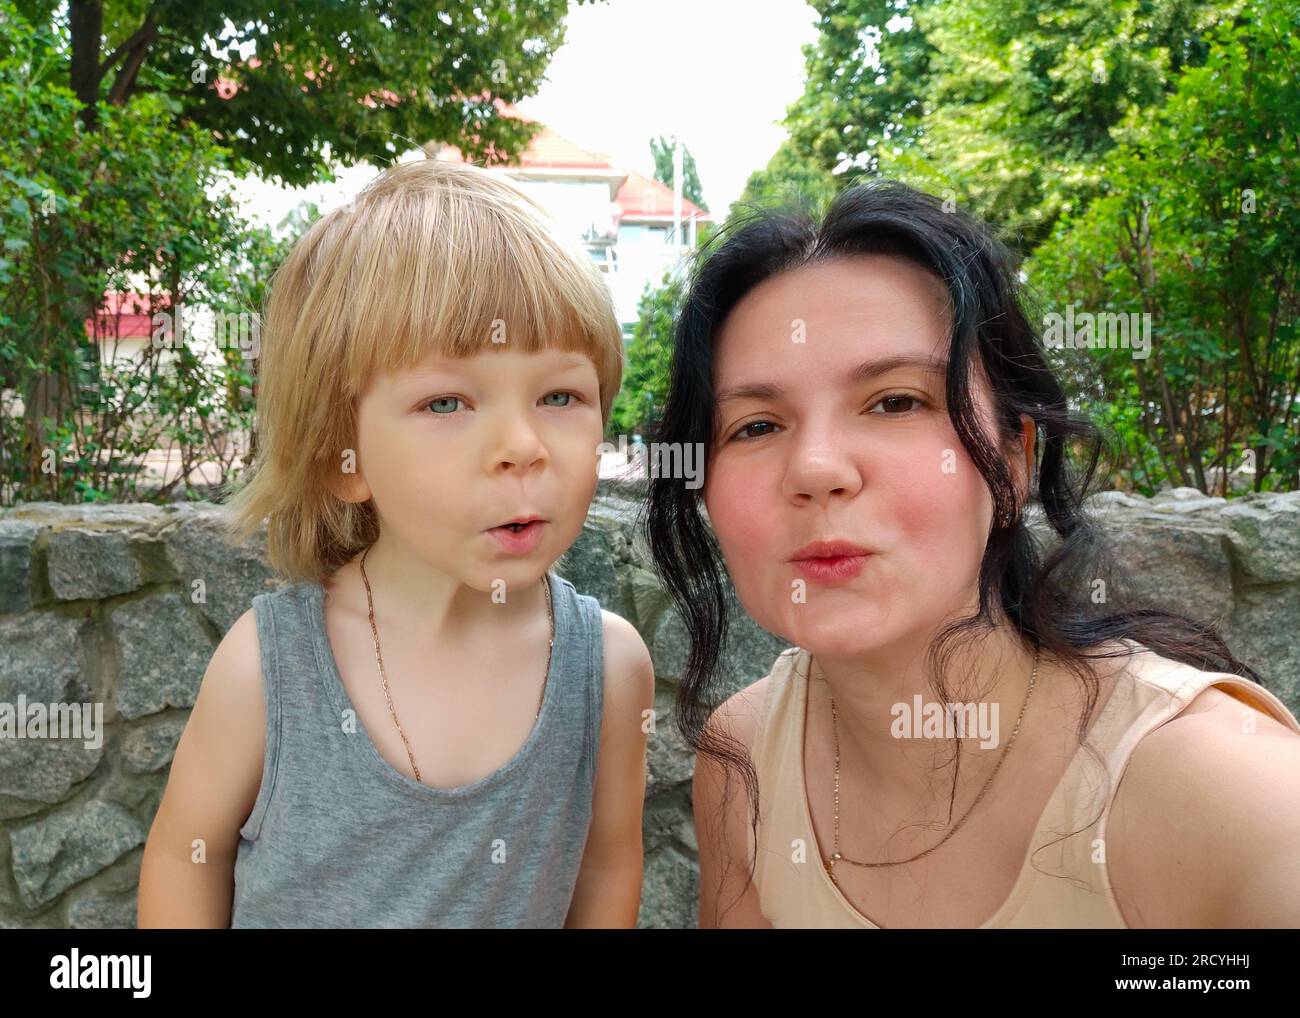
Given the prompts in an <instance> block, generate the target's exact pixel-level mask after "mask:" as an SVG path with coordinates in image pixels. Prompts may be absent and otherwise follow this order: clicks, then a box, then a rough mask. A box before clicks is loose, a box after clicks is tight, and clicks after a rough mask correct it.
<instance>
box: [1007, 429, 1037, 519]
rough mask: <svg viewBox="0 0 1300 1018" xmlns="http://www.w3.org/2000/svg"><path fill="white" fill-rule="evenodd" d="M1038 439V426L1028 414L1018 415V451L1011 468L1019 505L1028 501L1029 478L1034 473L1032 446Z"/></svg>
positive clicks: (1033, 451) (1033, 450)
mask: <svg viewBox="0 0 1300 1018" xmlns="http://www.w3.org/2000/svg"><path fill="white" fill-rule="evenodd" d="M1037 439H1038V425H1037V424H1036V423H1035V422H1034V419H1033V418H1032V417H1030V416H1029V415H1028V414H1021V415H1020V450H1019V453H1020V454H1019V455H1017V456H1015V457H1014V458H1013V459H1012V463H1011V467H1012V470H1013V471H1014V473H1015V478H1016V488H1017V489H1018V490H1019V491H1020V504H1021V506H1024V504H1025V503H1026V502H1027V501H1028V500H1029V478H1030V477H1032V476H1033V473H1034V454H1035V449H1034V445H1035V442H1036V441H1037Z"/></svg>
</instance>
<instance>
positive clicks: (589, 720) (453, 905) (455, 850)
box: [230, 573, 604, 929]
mask: <svg viewBox="0 0 1300 1018" xmlns="http://www.w3.org/2000/svg"><path fill="white" fill-rule="evenodd" d="M547 576H548V580H549V582H550V587H551V600H552V605H553V611H554V615H555V644H554V647H553V649H552V653H551V668H550V672H549V674H548V675H547V680H546V689H545V691H544V693H543V695H542V711H541V715H540V717H539V718H538V719H537V721H536V722H535V723H534V725H533V730H532V733H531V734H530V735H529V736H528V739H527V740H526V741H525V742H524V744H523V746H522V747H521V748H520V750H519V752H518V753H517V754H515V756H514V757H513V758H512V759H510V760H509V761H507V762H506V763H505V764H503V765H502V766H501V767H500V768H499V769H497V770H496V771H494V772H493V773H491V774H489V775H487V776H486V777H485V778H482V779H481V780H479V781H476V782H474V783H473V784H469V785H462V786H460V787H458V788H434V787H432V786H430V785H426V784H423V783H422V782H418V781H416V780H415V779H414V778H412V777H408V776H407V775H405V774H403V773H402V772H401V771H399V770H397V769H396V768H394V767H393V766H392V765H391V764H389V763H388V761H386V760H385V759H384V758H383V757H382V756H381V755H380V753H379V750H378V749H376V748H375V744H374V743H373V742H372V741H371V739H370V736H369V735H368V734H366V731H365V728H364V726H363V725H362V724H361V720H360V718H359V716H358V715H357V714H356V711H355V709H354V708H353V706H352V703H351V701H350V699H349V698H348V694H347V691H346V689H345V688H344V686H343V681H342V679H341V678H340V677H339V671H338V665H337V663H336V661H335V659H334V654H333V652H332V650H331V649H330V644H329V638H328V636H327V632H326V628H325V610H324V606H325V591H324V589H323V588H322V587H321V585H320V584H318V583H296V584H292V585H289V586H286V587H281V588H280V589H279V590H276V591H272V592H270V593H266V594H259V595H257V596H256V597H254V598H253V612H254V616H255V618H256V620H257V635H258V639H259V640H260V641H261V658H262V674H263V676H264V681H265V692H266V704H267V710H266V756H265V760H264V761H263V767H262V784H261V787H260V788H259V790H258V794H257V800H256V802H255V803H254V805H253V811H252V812H251V813H250V814H249V816H248V819H247V821H245V823H244V825H243V827H241V828H240V831H239V833H240V840H239V846H238V849H237V855H236V861H235V894H234V902H233V905H232V911H231V923H230V925H231V928H232V929H239V928H247V927H278V928H293V929H299V928H305V927H347V928H353V927H363V928H376V927H561V926H563V925H564V920H565V916H566V914H567V912H568V908H569V903H570V900H571V898H572V896H573V889H574V885H575V883H576V882H577V877H578V869H579V866H580V863H581V861H582V852H583V848H584V846H585V844H586V840H587V830H588V828H589V826H590V823H591V806H592V790H593V786H594V783H595V773H596V753H597V749H598V747H599V742H600V718H601V700H602V692H603V675H604V654H603V648H602V641H601V615H600V605H599V603H598V602H597V601H596V600H595V599H594V598H592V597H588V596H586V595H584V594H579V593H578V592H577V590H576V589H575V588H574V586H573V584H572V583H570V582H569V581H568V580H566V579H564V578H562V577H559V576H556V575H554V574H551V573H548V574H547ZM353 719H355V720H353ZM345 722H346V723H345ZM349 729H351V731H349Z"/></svg>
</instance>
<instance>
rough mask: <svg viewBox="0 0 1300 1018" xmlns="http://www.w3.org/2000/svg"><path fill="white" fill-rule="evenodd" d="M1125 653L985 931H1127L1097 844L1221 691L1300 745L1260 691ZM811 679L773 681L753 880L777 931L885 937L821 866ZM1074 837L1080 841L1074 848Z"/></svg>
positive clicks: (780, 666) (777, 669) (1298, 726)
mask: <svg viewBox="0 0 1300 1018" xmlns="http://www.w3.org/2000/svg"><path fill="white" fill-rule="evenodd" d="M1124 642H1125V643H1126V644H1127V645H1128V646H1129V648H1130V650H1131V651H1132V656H1131V657H1130V658H1129V664H1128V666H1127V667H1126V669H1125V670H1124V672H1122V673H1121V675H1120V677H1119V680H1118V681H1117V683H1116V685H1115V687H1114V690H1113V691H1112V693H1111V695H1110V697H1109V698H1108V699H1107V701H1106V702H1105V703H1104V704H1103V705H1102V708H1101V710H1100V711H1099V712H1098V713H1097V714H1096V715H1095V716H1094V718H1093V719H1092V721H1091V727H1090V730H1089V733H1088V737H1087V745H1088V746H1091V747H1092V748H1093V749H1094V750H1095V751H1096V756H1093V755H1091V754H1090V753H1089V752H1088V751H1087V749H1086V748H1084V747H1082V746H1081V747H1080V748H1079V751H1078V752H1077V753H1076V754H1075V756H1074V757H1073V759H1072V760H1071V761H1070V764H1069V766H1068V767H1067V768H1066V771H1065V773H1064V774H1063V775H1062V777H1061V780H1060V782H1059V783H1058V784H1057V786H1056V789H1055V790H1054V791H1053V792H1052V796H1051V798H1050V799H1049V800H1048V803H1047V806H1046V808H1045V809H1044V810H1043V813H1042V815H1041V816H1040V818H1039V820H1038V825H1037V827H1036V828H1035V829H1034V834H1033V837H1032V838H1031V839H1030V846H1029V849H1028V851H1027V852H1026V854H1025V861H1024V865H1023V866H1022V867H1021V870H1020V875H1019V877H1018V878H1017V880H1016V883H1015V885H1014V886H1013V887H1012V889H1011V893H1010V895H1009V896H1008V897H1007V899H1006V901H1004V902H1003V903H1002V906H1001V907H1000V908H999V909H998V910H997V911H996V912H995V913H994V914H993V916H992V917H991V918H990V919H989V920H988V921H987V922H985V923H984V924H983V926H981V927H980V928H981V929H995V928H1033V929H1042V928H1067V929H1103V928H1124V927H1125V925H1126V924H1125V922H1124V918H1123V916H1122V915H1121V914H1120V911H1119V909H1118V907H1117V906H1116V904H1115V897H1114V894H1113V893H1112V891H1111V887H1110V878H1109V875H1108V873H1107V868H1106V863H1105V858H1104V853H1099V854H1098V859H1097V861H1096V862H1094V859H1093V857H1094V851H1095V848H1094V843H1095V842H1096V840H1097V839H1104V838H1105V837H1106V820H1107V818H1108V816H1109V813H1110V807H1111V802H1112V800H1113V798H1114V794H1115V790H1116V788H1117V787H1118V785H1119V779H1120V777H1121V776H1122V774H1123V772H1124V768H1125V767H1126V766H1127V764H1128V760H1129V757H1130V756H1131V755H1132V753H1133V750H1134V748H1135V747H1136V746H1137V744H1138V743H1139V742H1140V741H1141V740H1142V739H1143V738H1144V737H1145V736H1147V735H1148V734H1149V733H1151V732H1152V731H1154V730H1155V729H1157V728H1159V727H1160V726H1161V725H1163V724H1164V723H1165V722H1167V721H1170V720H1172V719H1173V718H1175V717H1177V715H1178V714H1179V713H1180V712H1181V711H1182V710H1183V709H1184V708H1186V707H1187V705H1188V704H1190V703H1191V702H1192V700H1193V699H1195V698H1196V696H1197V695H1198V694H1200V693H1202V692H1203V691H1204V690H1206V689H1207V688H1209V687H1210V686H1217V687H1218V688H1219V689H1221V690H1223V692H1225V693H1227V694H1228V695H1230V696H1233V697H1235V698H1236V699H1238V700H1240V701H1241V702H1242V703H1244V704H1247V705H1249V706H1250V707H1254V708H1256V709H1258V710H1260V711H1262V712H1263V713H1265V714H1267V715H1269V716H1270V717H1272V718H1274V719H1275V720H1276V721H1278V722H1279V723H1281V724H1283V725H1286V726H1287V727H1288V728H1290V729H1291V730H1292V731H1294V732H1296V733H1297V734H1300V722H1298V721H1297V720H1296V718H1295V716H1294V715H1292V713H1291V712H1290V711H1289V710H1288V709H1287V707H1286V705H1285V704H1283V703H1282V701H1281V700H1279V699H1278V698H1277V697H1276V696H1275V695H1274V694H1273V693H1270V692H1269V691H1268V690H1267V689H1265V688H1263V687H1262V686H1260V685H1259V684H1257V683H1255V682H1252V681H1250V680H1249V679H1244V678H1242V677H1240V676H1237V675H1230V674H1224V673H1217V672H1204V671H1200V670H1198V669H1196V668H1193V667H1192V666H1191V665H1186V664H1182V663H1181V662H1178V661H1173V660H1170V659H1169V658H1165V657H1161V656H1160V655H1158V654H1156V653H1154V652H1152V651H1150V650H1148V649H1146V648H1144V647H1142V646H1141V645H1139V644H1137V643H1134V642H1133V641H1124ZM810 667H811V668H812V669H813V670H814V673H815V674H817V675H820V672H819V671H818V668H817V663H816V661H815V659H812V657H811V655H810V654H809V653H808V651H806V650H803V649H802V648H799V647H792V648H790V649H789V650H786V651H783V652H782V653H781V655H780V656H779V657H778V658H777V659H776V663H775V664H774V665H773V667H772V671H771V673H770V681H769V682H768V685H767V692H766V696H765V698H764V702H763V710H762V713H761V715H760V717H759V721H758V727H757V730H756V732H755V737H754V745H753V749H752V754H751V755H752V757H753V763H754V769H755V771H756V772H757V775H758V783H759V784H758V787H759V791H760V796H759V809H760V819H759V826H758V851H757V853H756V859H755V870H754V881H755V885H756V887H757V889H758V896H759V905H760V908H761V909H762V912H763V914H764V916H766V917H767V919H768V920H769V921H770V922H771V923H772V925H773V926H774V927H777V928H786V927H795V928H850V929H878V928H879V927H877V926H876V925H875V924H874V923H872V922H871V921H870V920H869V919H867V918H866V917H865V916H864V915H862V914H861V913H860V912H858V910H857V909H855V908H854V907H853V905H852V904H851V903H850V902H849V900H848V899H847V898H845V897H844V895H843V894H842V893H841V892H840V890H839V888H838V887H836V886H835V884H834V883H833V882H832V881H831V878H830V876H829V875H828V874H827V873H826V869H825V867H824V866H822V865H821V864H820V863H819V861H818V860H819V855H820V854H821V853H819V850H818V846H817V841H816V837H815V835H814V834H813V827H812V819H811V814H810V813H809V810H808V799H807V794H806V790H805V783H804V772H803V735H804V720H805V704H806V701H807V691H808V676H809V668H810ZM1243 709H1244V708H1243ZM1099 758H1100V759H1101V760H1105V761H1106V768H1107V770H1108V771H1109V773H1110V775H1111V778H1110V783H1109V785H1107V783H1106V779H1105V775H1103V774H1101V773H1100V771H1099V768H1098V759H1099ZM1103 795H1104V796H1105V800H1104V802H1105V809H1104V810H1101V809H1100V806H1101V804H1102V796H1103ZM1099 813H1100V816H1098V814H1099ZM1074 831H1077V832H1079V833H1077V834H1074V835H1073V836H1072V837H1065V835H1069V834H1071V832H1074ZM1102 843H1103V844H1104V840H1103V842H1102ZM800 845H802V846H806V847H805V850H804V852H803V853H802V855H803V856H804V857H805V858H799V854H798V853H797V852H796V849H797V848H798V847H799V846H800ZM1040 871H1042V872H1040Z"/></svg>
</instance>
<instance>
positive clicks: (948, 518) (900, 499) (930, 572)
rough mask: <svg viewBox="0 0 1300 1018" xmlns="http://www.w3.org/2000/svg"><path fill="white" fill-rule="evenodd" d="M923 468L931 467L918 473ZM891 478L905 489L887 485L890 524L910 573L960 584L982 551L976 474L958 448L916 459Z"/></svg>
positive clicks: (982, 511) (984, 498)
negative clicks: (913, 570)
mask: <svg viewBox="0 0 1300 1018" xmlns="http://www.w3.org/2000/svg"><path fill="white" fill-rule="evenodd" d="M925 462H931V463H932V464H933V467H932V468H927V469H924V470H920V469H917V467H918V465H919V464H921V463H925ZM891 475H892V477H894V478H898V479H900V480H902V481H903V482H904V483H894V484H892V485H891V491H890V499H889V501H890V504H891V507H890V518H891V521H892V522H893V523H894V525H896V526H897V527H898V528H899V533H900V535H901V537H902V541H901V542H900V543H901V544H902V546H903V547H904V548H906V549H907V553H908V556H909V557H910V558H911V559H912V560H913V566H914V568H916V569H917V570H918V571H919V572H920V575H925V576H930V577H947V578H948V581H951V582H954V583H961V584H964V583H965V582H966V581H967V580H968V579H969V577H970V575H971V574H972V570H974V571H975V572H976V573H977V572H978V569H979V562H980V560H981V558H982V556H983V551H984V542H983V536H984V532H985V531H984V529H982V525H983V523H984V521H986V520H987V517H988V510H987V508H986V507H985V503H986V502H988V493H987V491H986V489H985V487H984V482H983V478H982V477H981V475H980V472H979V470H978V468H976V466H975V464H974V463H973V462H972V461H971V460H970V459H969V458H968V457H967V455H966V452H965V449H964V448H963V447H962V446H961V445H960V444H958V445H957V446H956V448H955V449H954V448H953V447H952V446H943V447H942V448H935V449H933V450H926V451H925V452H922V453H919V454H918V455H917V456H916V457H915V458H913V459H912V460H911V463H910V465H907V466H904V465H902V464H899V465H898V468H897V469H896V470H895V471H892V472H891ZM946 585H947V581H946V582H945V586H946Z"/></svg>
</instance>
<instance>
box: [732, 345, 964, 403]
mask: <svg viewBox="0 0 1300 1018" xmlns="http://www.w3.org/2000/svg"><path fill="white" fill-rule="evenodd" d="M900 368H916V369H918V370H920V371H924V372H926V373H928V374H935V375H942V374H945V373H946V372H947V370H948V362H947V361H941V360H934V359H932V358H929V357H914V356H909V355H907V354H899V355H896V356H894V357H883V358H881V359H880V360H875V361H863V362H862V363H861V364H859V365H858V366H857V367H855V368H854V369H853V370H852V371H850V372H849V373H848V374H847V375H846V376H845V381H846V382H848V383H849V384H855V385H856V384H861V383H862V382H869V381H871V379H873V378H875V377H876V376H877V375H883V374H886V373H888V372H890V371H897V370H899V369H900ZM784 394H785V390H784V389H783V388H782V387H781V386H779V385H777V384H776V383H775V382H748V383H746V384H744V385H733V386H730V387H728V388H726V389H723V390H722V391H721V392H719V393H718V394H717V396H715V397H714V403H715V404H716V405H717V406H722V405H723V404H724V403H731V402H733V401H735V400H738V399H776V398H777V397H779V396H783V395H784Z"/></svg>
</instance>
